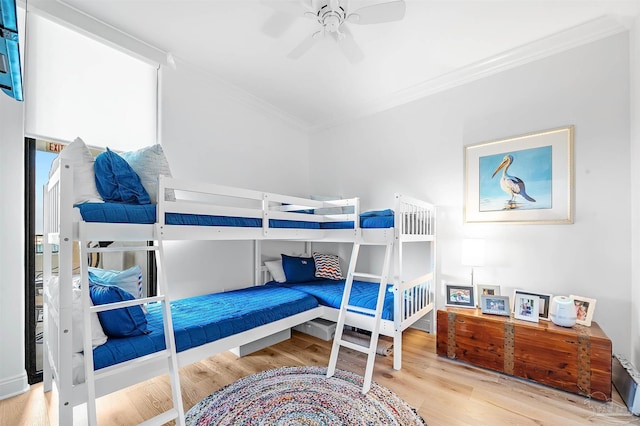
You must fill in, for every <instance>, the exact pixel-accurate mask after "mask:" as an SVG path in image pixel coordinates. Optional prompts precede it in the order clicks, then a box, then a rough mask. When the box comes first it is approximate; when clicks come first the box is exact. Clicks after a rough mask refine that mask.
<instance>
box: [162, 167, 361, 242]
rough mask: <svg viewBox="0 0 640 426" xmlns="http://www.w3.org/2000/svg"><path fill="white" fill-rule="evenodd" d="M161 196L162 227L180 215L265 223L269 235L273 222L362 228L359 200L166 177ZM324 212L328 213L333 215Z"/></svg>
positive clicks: (264, 227) (263, 224) (163, 177)
mask: <svg viewBox="0 0 640 426" xmlns="http://www.w3.org/2000/svg"><path fill="white" fill-rule="evenodd" d="M166 190H168V191H166ZM158 193H159V194H165V197H164V198H162V199H160V200H159V201H158V208H157V221H158V223H160V224H161V225H164V224H165V223H166V214H167V213H180V214H194V215H208V216H230V217H240V218H254V219H261V220H262V228H263V231H264V233H265V235H266V234H267V232H268V231H269V230H270V229H271V224H270V219H276V220H290V221H297V222H315V223H329V222H353V227H354V228H355V229H358V228H359V226H360V223H359V221H358V220H356V218H358V216H359V199H358V198H349V199H341V200H329V201H320V200H312V199H307V198H302V197H295V196H288V195H281V194H275V193H269V192H263V191H255V190H249V189H242V188H235V187H229V186H224V185H217V184H210V183H204V182H196V181H189V180H182V179H176V178H170V177H166V176H160V187H159V192H158ZM167 194H169V196H167ZM172 195H175V196H172ZM320 209H328V210H330V211H331V213H332V214H331V213H330V214H326V213H325V212H324V211H323V210H320ZM338 210H340V212H339V213H338ZM347 210H349V211H348V212H346V213H345V211H347Z"/></svg>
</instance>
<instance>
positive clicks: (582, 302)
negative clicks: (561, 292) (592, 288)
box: [569, 295, 596, 326]
mask: <svg viewBox="0 0 640 426" xmlns="http://www.w3.org/2000/svg"><path fill="white" fill-rule="evenodd" d="M569 297H571V298H572V299H573V304H574V305H575V306H576V324H581V325H586V326H590V325H591V320H592V319H593V311H594V310H595V309H596V299H589V298H588V297H582V296H574V295H571V296H569Z"/></svg>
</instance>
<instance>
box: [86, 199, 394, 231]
mask: <svg viewBox="0 0 640 426" xmlns="http://www.w3.org/2000/svg"><path fill="white" fill-rule="evenodd" d="M77 207H78V209H79V210H80V215H81V216H82V220H84V221H85V222H100V223H138V224H152V223H155V221H156V205H155V204H121V203H83V204H79V205H78V206H77ZM165 222H166V224H167V225H191V226H235V227H245V228H261V227H262V219H259V218H247V217H235V216H209V215H198V214H181V213H166V216H165ZM269 226H270V227H271V228H304V229H353V222H326V223H318V222H306V221H295V220H280V219H270V220H269ZM360 227H361V228H392V227H393V211H392V210H380V211H376V212H365V213H362V214H361V215H360Z"/></svg>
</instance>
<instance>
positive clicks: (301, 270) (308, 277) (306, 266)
mask: <svg viewBox="0 0 640 426" xmlns="http://www.w3.org/2000/svg"><path fill="white" fill-rule="evenodd" d="M282 269H284V275H285V276H286V277H287V282H288V283H299V282H304V281H314V280H315V279H316V264H315V262H314V261H313V257H294V256H287V255H286V254H283V255H282Z"/></svg>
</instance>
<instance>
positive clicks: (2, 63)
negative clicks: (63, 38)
mask: <svg viewBox="0 0 640 426" xmlns="http://www.w3.org/2000/svg"><path fill="white" fill-rule="evenodd" d="M0 36H1V37H0V89H2V91H3V92H5V93H6V94H7V95H9V96H11V97H12V98H14V99H17V100H19V101H21V100H22V99H23V98H22V73H21V70H20V48H19V43H18V17H17V11H16V2H15V0H0Z"/></svg>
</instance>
